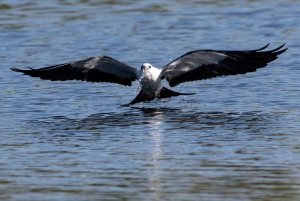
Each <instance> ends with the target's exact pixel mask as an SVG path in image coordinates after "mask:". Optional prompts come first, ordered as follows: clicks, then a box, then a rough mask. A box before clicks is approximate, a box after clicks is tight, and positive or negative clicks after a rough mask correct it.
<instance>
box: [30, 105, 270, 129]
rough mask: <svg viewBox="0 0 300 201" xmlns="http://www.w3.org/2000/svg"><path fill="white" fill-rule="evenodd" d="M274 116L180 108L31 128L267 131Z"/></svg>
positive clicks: (57, 120) (60, 120)
mask: <svg viewBox="0 0 300 201" xmlns="http://www.w3.org/2000/svg"><path fill="white" fill-rule="evenodd" d="M269 118H271V117H270V114H263V113H261V112H259V111H253V112H244V113H235V112H228V113H226V112H218V111H213V112H199V111H197V112H193V111H183V110H182V109H177V108H167V107H165V108H146V107H145V108H144V107H131V108H130V109H129V110H127V111H122V112H112V113H96V114H91V115H89V116H87V117H85V118H78V119H77V118H68V117H65V116H53V117H48V118H44V119H39V120H30V121H29V122H30V124H40V125H43V126H42V127H43V128H45V127H47V128H48V129H50V130H60V129H61V130H95V129H97V128H99V129H101V130H102V129H105V128H110V127H130V126H141V125H151V124H153V123H155V122H156V123H161V124H162V126H164V125H163V124H164V123H165V124H166V126H167V125H169V126H170V125H171V126H170V128H168V127H166V128H163V129H167V130H168V131H170V130H177V129H186V130H189V129H190V130H192V131H195V129H196V130H206V129H209V128H216V127H218V126H221V127H222V128H223V129H229V130H232V129H233V130H243V129H256V130H263V129H264V127H266V126H267V125H268V124H267V121H268V119H269Z"/></svg>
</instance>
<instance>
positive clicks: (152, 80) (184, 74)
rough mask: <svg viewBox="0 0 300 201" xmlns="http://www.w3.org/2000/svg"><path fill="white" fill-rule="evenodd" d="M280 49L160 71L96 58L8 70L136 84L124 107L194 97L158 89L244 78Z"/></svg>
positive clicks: (210, 53) (215, 53) (196, 59)
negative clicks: (237, 77) (136, 91)
mask: <svg viewBox="0 0 300 201" xmlns="http://www.w3.org/2000/svg"><path fill="white" fill-rule="evenodd" d="M284 45H285V44H283V45H281V46H279V47H277V48H275V49H272V50H265V49H266V48H267V47H268V46H269V44H268V45H266V46H264V47H262V48H259V49H255V50H248V51H231V50H230V51H228V50H209V49H207V50H195V51H190V52H188V53H186V54H184V55H182V56H180V57H178V58H177V59H175V60H173V61H171V62H170V63H168V64H167V65H165V66H163V67H162V68H156V67H154V66H153V65H151V64H149V63H144V64H143V65H141V67H140V68H139V69H136V68H133V67H131V66H129V65H127V64H125V63H122V62H120V61H118V60H116V59H114V58H111V57H109V56H96V57H90V58H86V59H83V60H80V61H75V62H69V63H64V64H58V65H53V66H49V67H43V68H38V69H33V68H28V69H19V68H11V70H13V71H17V72H21V73H24V74H26V75H30V76H32V77H39V78H40V79H45V80H52V81H65V80H81V81H87V82H111V83H117V84H121V85H125V86H131V84H132V82H133V81H136V80H137V81H138V82H139V92H138V94H137V96H136V97H135V98H134V99H133V100H132V101H131V102H130V103H128V104H125V105H127V106H128V105H133V104H135V103H139V102H145V101H151V100H154V99H156V98H157V99H163V98H170V97H172V96H179V95H193V94H194V93H180V92H176V91H173V90H171V89H168V88H166V87H164V86H162V84H161V81H162V80H163V79H165V80H167V81H168V82H169V85H170V87H174V86H176V85H178V84H181V83H183V82H188V81H194V80H203V79H210V78H214V77H218V76H225V75H236V74H245V73H248V72H254V71H256V69H258V68H263V67H265V66H267V65H268V63H269V62H271V61H273V60H275V59H277V57H278V55H279V54H281V53H283V52H285V51H286V50H287V48H284Z"/></svg>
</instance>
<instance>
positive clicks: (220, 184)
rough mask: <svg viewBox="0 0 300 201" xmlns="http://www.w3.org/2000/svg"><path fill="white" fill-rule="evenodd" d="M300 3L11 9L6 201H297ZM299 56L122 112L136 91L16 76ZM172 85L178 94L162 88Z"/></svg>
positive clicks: (32, 4) (6, 15) (0, 47)
mask: <svg viewBox="0 0 300 201" xmlns="http://www.w3.org/2000/svg"><path fill="white" fill-rule="evenodd" d="M299 8H300V3H299V2H298V1H295V0H278V1H256V0H252V1H218V0H211V1H188V2H187V1H182V2H181V1H175V0H169V1H164V2H160V1H154V0H152V1H151V0H150V1H132V0H128V1H120V2H118V1H110V0H109V1H92V0H84V1H83V0H81V1H68V0H53V1H30V0H22V1H21V0H19V1H17V0H2V1H1V3H0V68H1V71H0V93H1V95H0V98H1V99H0V103H1V106H0V114H1V119H0V120H1V121H0V137H1V141H0V200H245V201H248V200H280V201H282V200H289V201H290V200H299V199H300V162H299V161H300V121H299V119H300V106H299V100H300V90H299V86H300V81H299V75H300V73H299V57H300V54H299V47H300V42H299V41H300V34H299V33H300V21H299V19H300V12H299ZM269 42H271V46H272V47H275V46H278V45H280V44H281V43H283V42H287V46H288V47H289V50H288V51H287V52H286V53H284V54H283V55H281V56H280V58H279V59H278V60H276V61H274V62H272V64H271V65H270V66H269V67H268V68H265V69H261V70H259V71H257V72H255V73H251V74H246V75H238V76H232V77H223V78H216V79H211V80H205V81H199V82H192V83H186V84H182V85H180V86H178V87H176V88H177V89H176V90H177V91H181V92H197V94H196V95H193V96H188V97H184V96H181V97H175V98H172V99H169V100H164V101H163V102H155V101H154V102H151V103H144V104H137V105H136V106H135V107H120V105H122V104H124V103H127V102H129V101H130V100H132V98H133V97H134V95H135V94H136V88H137V87H138V86H137V84H135V85H134V86H133V87H131V88H129V87H123V86H118V85H114V84H108V83H101V84H95V83H83V82H76V81H69V82H50V81H42V80H39V79H35V78H31V77H26V76H22V75H20V74H17V73H14V72H12V71H10V70H9V67H41V66H46V65H51V64H58V63H62V62H67V61H72V60H77V59H80V58H85V57H89V56H95V55H103V54H105V55H110V56H112V57H114V58H116V59H118V60H121V61H123V62H126V63H128V64H130V65H133V66H136V67H138V66H140V65H141V64H142V63H144V62H150V63H152V64H153V65H154V66H163V65H164V64H166V63H167V62H169V61H170V60H171V59H174V58H176V57H178V56H180V55H181V54H183V53H185V52H187V51H190V50H194V49H202V48H203V49H209V48H212V49H252V48H258V47H261V46H263V45H265V44H266V43H269ZM165 84H167V83H165Z"/></svg>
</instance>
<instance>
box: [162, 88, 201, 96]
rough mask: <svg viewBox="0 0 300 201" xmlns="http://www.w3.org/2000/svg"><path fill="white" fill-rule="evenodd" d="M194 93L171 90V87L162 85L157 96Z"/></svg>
mask: <svg viewBox="0 0 300 201" xmlns="http://www.w3.org/2000/svg"><path fill="white" fill-rule="evenodd" d="M194 94H195V93H180V92H176V91H172V90H171V89H168V88H165V87H162V88H161V89H160V90H159V92H158V94H157V98H158V99H162V98H170V97H172V96H180V95H194Z"/></svg>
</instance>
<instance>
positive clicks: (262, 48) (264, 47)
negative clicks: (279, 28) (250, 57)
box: [253, 43, 270, 52]
mask: <svg viewBox="0 0 300 201" xmlns="http://www.w3.org/2000/svg"><path fill="white" fill-rule="evenodd" d="M269 45H270V43H268V44H267V45H265V46H263V47H261V48H259V49H256V50H253V51H254V52H258V51H261V50H264V49H266V48H267V47H269Z"/></svg>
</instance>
